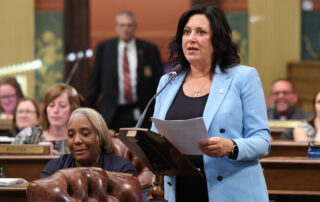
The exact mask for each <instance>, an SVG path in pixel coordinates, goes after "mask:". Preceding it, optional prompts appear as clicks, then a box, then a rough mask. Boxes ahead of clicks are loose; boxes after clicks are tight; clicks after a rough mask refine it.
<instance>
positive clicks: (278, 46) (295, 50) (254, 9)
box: [249, 0, 301, 95]
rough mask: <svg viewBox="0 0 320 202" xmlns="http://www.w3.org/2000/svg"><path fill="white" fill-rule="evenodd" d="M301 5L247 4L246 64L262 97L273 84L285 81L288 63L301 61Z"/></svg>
mask: <svg viewBox="0 0 320 202" xmlns="http://www.w3.org/2000/svg"><path fill="white" fill-rule="evenodd" d="M300 4H301V1H300V0H281V1H279V0H260V1H249V22H250V24H249V64H250V65H251V66H253V67H256V68H257V70H258V72H259V74H260V76H261V80H262V84H263V88H264V93H265V95H268V94H269V93H270V89H271V84H272V81H273V80H275V79H277V78H279V77H286V75H287V73H286V65H287V63H288V62H289V61H299V60H300V49H301V36H300V35H301V28H300V27H301V8H300Z"/></svg>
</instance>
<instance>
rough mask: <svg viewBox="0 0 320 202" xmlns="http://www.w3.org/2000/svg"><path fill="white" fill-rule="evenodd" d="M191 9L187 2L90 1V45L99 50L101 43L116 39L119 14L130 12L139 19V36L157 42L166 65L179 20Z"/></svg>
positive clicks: (141, 0)
mask: <svg viewBox="0 0 320 202" xmlns="http://www.w3.org/2000/svg"><path fill="white" fill-rule="evenodd" d="M190 6H191V1H186V0H175V1H172V0H161V1H149V0H135V1H127V0H118V1H106V0H94V1H90V34H91V45H90V46H91V48H92V49H93V50H95V49H96V46H97V44H98V43H99V42H101V41H103V40H106V39H108V38H111V37H116V33H115V15H116V14H117V13H118V12H119V11H121V10H130V11H132V12H133V13H134V14H135V16H136V20H137V25H138V29H137V33H136V36H137V37H138V38H141V39H145V40H148V41H151V42H153V43H155V44H156V45H157V46H158V48H159V51H160V54H161V59H162V60H163V61H165V62H166V61H167V60H168V44H169V42H170V40H171V38H172V37H173V36H174V35H175V32H176V28H177V24H178V20H179V17H180V15H181V14H182V13H183V12H184V11H186V10H187V9H189V8H190Z"/></svg>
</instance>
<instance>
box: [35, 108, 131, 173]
mask: <svg viewBox="0 0 320 202" xmlns="http://www.w3.org/2000/svg"><path fill="white" fill-rule="evenodd" d="M67 127H68V138H67V143H68V148H69V151H70V154H65V155H62V156H60V158H57V159H53V160H51V161H49V163H48V164H47V165H46V167H45V168H44V169H43V170H42V172H41V176H40V178H43V177H48V176H50V175H52V174H53V173H55V172H56V171H57V170H59V169H63V168H72V167H100V168H103V169H104V170H107V171H113V172H122V173H131V174H133V175H135V176H137V174H136V170H135V168H134V166H133V165H132V163H131V162H130V161H129V160H127V159H125V158H122V157H120V156H117V155H115V154H114V153H112V151H113V143H112V139H111V138H112V137H111V134H110V133H109V129H108V127H107V125H106V123H105V122H104V119H103V117H102V116H101V115H100V114H99V113H98V112H96V111H95V110H93V109H90V108H79V109H77V110H75V111H74V112H73V113H72V114H71V116H70V119H69V122H68V126H67Z"/></svg>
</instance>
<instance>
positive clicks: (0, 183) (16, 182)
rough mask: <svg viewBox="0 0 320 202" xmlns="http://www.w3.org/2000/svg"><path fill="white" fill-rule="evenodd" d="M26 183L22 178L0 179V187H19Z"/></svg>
mask: <svg viewBox="0 0 320 202" xmlns="http://www.w3.org/2000/svg"><path fill="white" fill-rule="evenodd" d="M25 182H27V181H26V180H25V179H23V178H0V186H9V185H19V184H23V183H25Z"/></svg>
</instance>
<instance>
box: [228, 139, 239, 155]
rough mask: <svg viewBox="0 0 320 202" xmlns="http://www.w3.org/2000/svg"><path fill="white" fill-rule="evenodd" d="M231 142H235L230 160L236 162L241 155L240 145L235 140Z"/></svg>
mask: <svg viewBox="0 0 320 202" xmlns="http://www.w3.org/2000/svg"><path fill="white" fill-rule="evenodd" d="M231 141H232V142H233V146H232V151H231V154H230V155H229V158H230V159H233V160H236V159H237V157H238V153H239V149H238V145H237V143H236V142H235V141H234V140H231Z"/></svg>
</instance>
